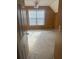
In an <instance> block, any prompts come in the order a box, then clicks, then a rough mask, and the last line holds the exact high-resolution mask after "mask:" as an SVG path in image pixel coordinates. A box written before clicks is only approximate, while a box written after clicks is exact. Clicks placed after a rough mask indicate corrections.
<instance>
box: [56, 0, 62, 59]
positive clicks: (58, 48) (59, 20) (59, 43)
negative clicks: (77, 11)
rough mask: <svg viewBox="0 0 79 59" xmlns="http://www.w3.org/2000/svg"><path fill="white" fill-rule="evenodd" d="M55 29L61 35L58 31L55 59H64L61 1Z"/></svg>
mask: <svg viewBox="0 0 79 59" xmlns="http://www.w3.org/2000/svg"><path fill="white" fill-rule="evenodd" d="M59 26H60V28H59ZM55 29H56V30H60V33H59V31H58V33H57V38H56V40H55V49H54V50H55V51H54V59H62V0H59V11H58V13H56V14H55Z"/></svg>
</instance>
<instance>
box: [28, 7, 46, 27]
mask: <svg viewBox="0 0 79 59" xmlns="http://www.w3.org/2000/svg"><path fill="white" fill-rule="evenodd" d="M29 11H35V12H36V18H33V19H35V20H36V25H38V26H44V25H45V16H46V15H45V10H44V9H38V10H37V9H29V10H28V19H29V25H30V19H32V18H29ZM38 11H44V18H39V17H38V18H37V12H38ZM38 19H43V20H44V24H43V25H41V24H39V22H38ZM36 25H30V26H36Z"/></svg>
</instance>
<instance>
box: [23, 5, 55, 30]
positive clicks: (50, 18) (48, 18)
mask: <svg viewBox="0 0 79 59" xmlns="http://www.w3.org/2000/svg"><path fill="white" fill-rule="evenodd" d="M22 9H24V10H26V11H27V19H26V20H27V21H29V18H28V10H33V9H34V7H32V6H27V7H24V8H22ZM38 10H45V25H44V26H38V25H36V26H30V25H29V24H26V25H23V29H24V30H27V29H54V19H55V13H54V12H53V10H52V9H51V8H50V7H48V6H40V7H39V8H38Z"/></svg>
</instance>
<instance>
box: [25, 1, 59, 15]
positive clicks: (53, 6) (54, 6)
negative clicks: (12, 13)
mask: <svg viewBox="0 0 79 59" xmlns="http://www.w3.org/2000/svg"><path fill="white" fill-rule="evenodd" d="M38 1H39V4H38V5H39V6H49V7H51V9H52V10H53V11H54V12H55V13H57V12H58V5H59V0H38ZM24 3H25V6H34V5H35V0H25V1H24Z"/></svg>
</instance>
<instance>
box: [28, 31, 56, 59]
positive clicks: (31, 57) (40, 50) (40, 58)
mask: <svg viewBox="0 0 79 59" xmlns="http://www.w3.org/2000/svg"><path fill="white" fill-rule="evenodd" d="M28 33H29V35H28V44H29V54H28V57H27V59H53V58H54V57H53V55H54V44H55V33H54V32H53V31H43V30H31V31H28Z"/></svg>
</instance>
